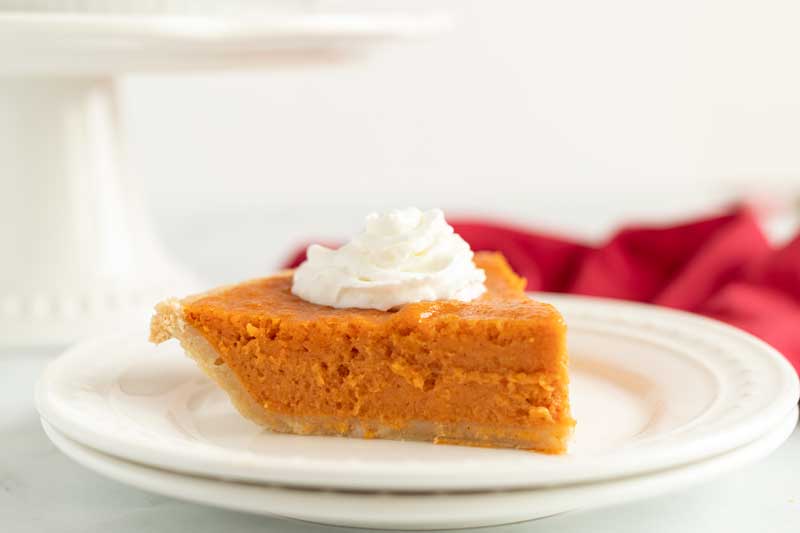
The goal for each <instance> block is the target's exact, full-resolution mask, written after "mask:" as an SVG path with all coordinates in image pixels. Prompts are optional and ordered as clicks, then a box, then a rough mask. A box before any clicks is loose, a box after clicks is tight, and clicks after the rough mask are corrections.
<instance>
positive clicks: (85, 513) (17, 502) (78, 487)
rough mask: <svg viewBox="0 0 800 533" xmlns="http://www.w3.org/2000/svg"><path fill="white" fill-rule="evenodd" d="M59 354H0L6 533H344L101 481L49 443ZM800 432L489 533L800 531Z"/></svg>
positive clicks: (1, 516)
mask: <svg viewBox="0 0 800 533" xmlns="http://www.w3.org/2000/svg"><path fill="white" fill-rule="evenodd" d="M56 353H57V352H56V351H54V350H38V351H21V350H17V351H5V352H0V530H1V531H3V532H8V533H28V532H31V533H34V532H35V533H51V532H52V533H55V532H58V533H64V532H73V531H74V532H86V533H89V532H98V533H106V532H108V531H114V532H116V533H126V532H137V533H139V532H142V531H148V532H152V533H166V532H173V531H192V532H193V533H204V532H209V533H212V532H213V533H217V532H219V531H227V532H259V533H264V532H271V531H275V532H278V531H280V532H283V533H301V532H304V533H322V532H331V533H337V532H345V531H348V530H347V529H343V528H331V527H325V526H318V525H314V524H307V523H303V522H297V521H290V520H283V519H280V518H268V517H262V516H253V515H248V514H242V513H236V512H231V511H224V510H220V509H214V508H211V507H206V506H203V505H196V504H192V503H185V502H181V501H178V500H173V499H170V498H165V497H162V496H156V495H153V494H148V493H146V492H143V491H141V490H138V489H134V488H130V487H127V486H124V485H121V484H119V483H117V482H114V481H111V480H108V479H105V478H103V477H101V476H100V475H98V474H95V473H93V472H91V471H89V470H87V469H85V468H83V467H81V466H79V465H78V464H76V463H73V462H72V461H71V460H70V459H68V458H66V457H65V456H64V455H62V454H61V453H60V452H59V451H58V450H56V449H55V448H54V447H53V445H51V444H50V442H49V441H48V440H47V437H45V435H44V432H43V431H42V428H41V426H40V425H39V417H38V415H37V414H36V411H35V409H34V405H33V386H34V383H35V381H36V378H37V376H38V375H39V373H40V372H41V370H42V368H43V367H44V366H45V365H46V364H47V362H48V361H49V360H51V359H52V358H53V357H54V356H55V354H56ZM797 472H800V429H797V430H795V432H794V434H793V435H792V436H791V437H790V439H789V441H788V442H786V443H785V444H784V445H783V446H782V447H781V448H780V449H779V450H777V451H776V452H775V453H774V454H773V455H771V456H770V457H768V458H767V459H765V460H763V461H761V462H759V463H757V464H754V465H751V466H749V467H746V468H744V469H741V470H738V471H735V472H732V473H729V474H726V475H724V476H722V477H719V478H717V479H715V480H712V481H709V482H705V483H703V484H700V485H697V486H695V487H692V488H690V489H688V490H683V491H679V492H674V493H669V494H666V495H663V496H660V497H656V498H651V499H647V500H643V501H639V502H635V503H630V504H624V505H619V506H615V507H610V508H605V509H599V510H591V511H583V512H573V513H567V514H564V515H560V516H555V517H551V518H546V519H542V520H537V521H533V522H525V523H520V524H513V525H508V526H501V527H497V528H485V529H481V530H480V531H485V532H487V533H490V532H491V533H501V532H502V533H521V532H531V533H535V532H540V531H541V532H544V531H556V530H557V531H559V532H561V533H571V532H578V531H614V532H615V533H626V532H639V531H648V532H651V533H658V532H667V531H681V532H692V531H704V532H715V531H720V532H726V533H728V532H739V531H741V532H747V533H750V532H752V531H770V532H772V533H783V532H785V533H789V532H792V533H794V532H796V531H799V530H800V476H798V475H797ZM352 531H353V532H356V531H363V530H352Z"/></svg>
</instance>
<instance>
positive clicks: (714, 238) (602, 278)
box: [286, 208, 800, 372]
mask: <svg viewBox="0 0 800 533" xmlns="http://www.w3.org/2000/svg"><path fill="white" fill-rule="evenodd" d="M451 224H452V226H453V227H454V228H455V230H456V232H457V233H459V234H460V235H461V236H462V237H463V238H464V239H465V240H466V241H467V242H468V243H469V244H470V246H472V248H473V250H498V251H500V252H502V253H503V254H504V255H505V256H506V258H508V261H509V262H510V263H511V266H512V267H513V268H514V270H515V271H516V272H517V273H518V274H520V275H521V276H524V277H525V278H527V280H528V289H529V290H536V291H551V292H565V293H574V294H587V295H592V296H604V297H609V298H621V299H625V300H635V301H639V302H649V303H653V304H657V305H664V306H667V307H674V308H676V309H683V310H686V311H691V312H694V313H699V314H701V315H705V316H709V317H712V318H716V319H718V320H722V321H724V322H727V323H729V324H732V325H734V326H737V327H739V328H742V329H744V330H746V331H749V332H750V333H752V334H754V335H756V336H757V337H760V338H761V339H763V340H765V341H766V342H768V343H769V344H771V345H772V346H774V347H775V348H776V349H777V350H779V351H780V352H782V353H783V354H784V355H785V356H786V357H787V358H788V359H789V361H790V362H791V363H792V364H793V365H794V367H795V369H797V370H798V371H799V372H800V234H798V235H797V236H796V237H795V238H794V239H793V240H792V241H791V242H789V243H788V244H787V245H785V246H783V247H781V248H777V249H776V248H774V247H772V246H771V245H770V244H769V242H768V241H767V239H766V237H765V236H764V233H763V232H762V230H761V228H760V225H759V223H758V220H757V218H756V217H755V215H754V213H753V212H752V211H751V210H749V209H747V208H741V209H737V210H735V211H733V212H732V213H729V214H726V215H723V216H718V217H714V218H708V219H704V220H699V221H696V222H690V223H687V224H679V225H674V226H666V227H648V226H637V227H629V228H624V229H622V230H621V231H619V232H618V233H616V234H615V235H614V236H612V237H611V239H610V240H608V241H607V242H606V243H605V244H602V245H600V246H590V245H588V244H585V243H580V242H576V241H573V240H570V239H564V238H559V237H553V236H550V235H545V234H542V233H537V232H532V231H528V230H525V229H521V228H516V227H511V226H508V225H503V224H497V223H492V222H484V221H479V220H455V221H451ZM304 259H305V250H304V249H303V250H300V251H298V252H297V253H296V254H295V255H294V256H293V257H292V258H291V259H290V260H289V261H287V263H286V266H287V267H294V266H297V265H298V264H300V263H301V262H302V261H303V260H304Z"/></svg>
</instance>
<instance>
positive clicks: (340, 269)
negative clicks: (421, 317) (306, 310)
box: [292, 207, 486, 311]
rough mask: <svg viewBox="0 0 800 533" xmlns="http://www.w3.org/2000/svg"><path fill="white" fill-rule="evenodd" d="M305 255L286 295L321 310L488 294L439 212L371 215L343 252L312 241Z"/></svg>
mask: <svg viewBox="0 0 800 533" xmlns="http://www.w3.org/2000/svg"><path fill="white" fill-rule="evenodd" d="M306 256H307V259H306V261H305V262H303V264H301V265H300V266H299V267H298V268H297V270H296V271H295V273H294V280H293V283H292V293H293V294H295V295H296V296H299V297H300V298H302V299H303V300H306V301H308V302H312V303H315V304H319V305H329V306H331V307H339V308H343V307H357V308H362V309H380V310H381V311H386V310H388V309H392V308H395V307H398V306H401V305H403V304H408V303H412V302H420V301H425V300H461V301H465V302H466V301H469V300H472V299H474V298H477V297H478V296H480V295H481V294H483V292H484V291H485V290H486V287H485V285H484V281H485V280H486V274H485V273H484V271H483V270H482V269H480V268H478V267H476V266H475V263H473V262H472V256H473V253H472V250H471V249H470V247H469V245H468V244H467V243H466V242H465V241H464V239H462V238H461V237H460V236H459V235H457V234H456V233H455V231H454V230H453V227H452V226H450V225H449V224H448V223H447V222H446V221H445V219H444V213H442V211H441V210H440V209H431V210H429V211H424V212H423V211H420V210H419V209H417V208H414V207H410V208H408V209H394V210H391V211H389V212H387V213H382V214H378V213H373V214H371V215H369V216H367V220H366V226H365V228H364V230H363V231H362V232H361V233H359V234H358V235H356V236H355V237H353V238H352V240H351V241H350V242H348V243H347V244H345V245H344V246H342V247H341V248H339V249H337V250H332V249H330V248H326V247H324V246H320V245H317V244H312V245H311V246H309V247H308V250H307V252H306Z"/></svg>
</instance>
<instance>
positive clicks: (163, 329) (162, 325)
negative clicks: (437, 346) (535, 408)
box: [150, 299, 572, 453]
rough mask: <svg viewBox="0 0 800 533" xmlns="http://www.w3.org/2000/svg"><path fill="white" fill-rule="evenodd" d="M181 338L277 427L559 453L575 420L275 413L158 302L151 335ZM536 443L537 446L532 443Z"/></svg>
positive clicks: (240, 405)
mask: <svg viewBox="0 0 800 533" xmlns="http://www.w3.org/2000/svg"><path fill="white" fill-rule="evenodd" d="M170 338H175V339H177V340H178V341H179V342H180V344H181V347H183V349H184V351H185V352H186V354H187V355H188V356H189V357H191V358H192V359H194V361H195V362H196V363H197V364H198V366H199V367H200V368H201V369H202V370H203V372H205V373H206V374H207V375H208V376H209V377H210V378H211V379H213V380H214V381H215V382H216V383H217V385H219V387H221V388H222V389H223V390H224V391H225V392H227V394H228V396H229V397H230V399H231V403H233V405H234V407H235V408H236V409H237V410H238V411H239V413H241V414H242V416H244V417H245V418H247V419H248V420H251V421H252V422H255V423H256V424H258V425H260V426H263V427H265V428H267V429H269V430H271V431H275V432H279V433H292V434H299V435H325V436H344V437H357V438H380V439H392V440H413V441H427V442H434V443H436V444H458V445H467V446H481V447H492V448H517V449H534V448H535V449H536V451H540V452H545V453H561V452H562V451H563V449H564V442H565V440H566V439H567V438H568V437H569V436H570V434H571V433H572V425H571V424H569V425H567V424H565V425H564V426H563V427H556V428H554V427H553V425H552V424H548V425H547V426H543V427H540V428H530V427H525V428H520V427H508V428H498V427H497V426H482V425H476V424H472V423H468V422H462V423H436V422H431V421H427V420H412V421H410V422H408V423H407V424H406V425H404V426H403V427H399V428H398V427H394V426H390V425H386V424H382V423H380V422H378V421H372V420H362V419H359V418H355V417H351V418H340V417H334V416H300V415H288V414H284V413H276V412H273V411H270V410H268V409H266V408H265V407H264V406H263V405H260V404H259V403H257V402H256V401H255V400H254V399H253V398H252V396H251V395H250V394H249V393H248V392H247V390H246V389H245V387H244V386H243V385H242V384H241V382H240V381H239V378H238V377H237V376H236V374H234V372H233V371H232V370H231V369H230V368H229V367H228V366H227V365H226V364H224V363H222V361H221V360H220V359H219V355H218V354H217V351H216V349H215V348H214V347H213V346H212V345H211V344H210V343H209V342H208V341H207V340H206V339H205V337H203V335H202V334H201V333H200V332H199V331H198V330H197V329H195V328H194V327H192V326H190V325H189V324H187V323H186V322H185V321H184V319H183V309H182V306H181V303H180V301H178V300H176V299H170V300H166V301H164V302H162V303H160V304H158V305H157V306H156V314H155V315H154V316H153V320H152V323H151V330H150V340H151V341H152V342H154V343H156V344H160V343H161V342H164V341H166V340H168V339H170ZM533 443H535V446H534V445H533Z"/></svg>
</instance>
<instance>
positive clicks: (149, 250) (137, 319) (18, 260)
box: [0, 12, 447, 346]
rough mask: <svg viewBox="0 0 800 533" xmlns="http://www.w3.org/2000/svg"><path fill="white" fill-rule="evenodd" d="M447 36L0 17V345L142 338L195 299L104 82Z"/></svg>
mask: <svg viewBox="0 0 800 533" xmlns="http://www.w3.org/2000/svg"><path fill="white" fill-rule="evenodd" d="M446 25H447V19H446V18H444V17H442V16H439V15H429V14H411V15H409V14H406V15H402V14H389V13H380V14H377V15H375V14H343V13H338V14H321V13H302V12H298V13H280V14H267V13H264V14H261V15H259V14H253V13H248V15H247V16H246V17H244V16H242V17H239V18H237V17H235V16H232V15H230V14H226V15H225V16H215V17H212V16H207V17H203V16H200V15H196V14H193V15H158V16H155V15H153V16H141V15H137V16H129V15H113V14H91V13H80V14H69V13H36V14H10V13H2V12H0V213H2V214H1V215H0V222H1V223H0V250H1V251H0V259H1V260H2V262H1V263H0V345H5V346H15V345H16V346H20V345H48V344H49V345H54V344H64V343H67V342H71V341H73V340H75V339H77V338H80V337H83V336H85V335H87V334H90V333H91V334H97V333H98V332H101V333H102V332H105V333H113V332H114V330H115V329H119V328H121V327H124V325H125V324H129V323H131V322H134V323H138V324H142V326H143V327H144V325H145V324H146V320H147V316H148V314H149V310H150V308H151V307H152V305H153V304H154V303H155V302H156V301H157V300H159V299H161V298H163V297H165V296H167V295H170V294H177V295H179V294H182V293H185V292H186V291H189V290H194V289H195V288H197V284H196V282H195V281H194V278H193V277H192V276H191V275H190V274H188V273H187V272H186V271H185V270H184V269H183V268H181V267H180V266H179V265H178V264H176V263H175V262H174V261H172V260H171V259H170V257H169V255H168V254H166V253H165V252H164V250H163V249H162V247H161V246H160V244H159V243H158V241H157V239H156V238H155V237H154V234H153V231H152V229H151V225H150V223H149V221H148V218H147V216H146V215H145V211H144V210H143V208H142V205H141V202H140V200H139V196H138V194H137V191H136V190H134V189H135V183H136V180H135V179H132V178H133V177H132V176H129V175H128V171H127V166H126V164H125V156H124V142H123V139H122V130H121V128H120V123H119V114H118V103H117V98H116V94H115V87H114V76H115V75H118V74H122V73H127V72H139V71H153V70H165V69H168V70H170V71H174V70H175V69H181V68H183V69H192V70H197V69H209V68H231V67H233V68H236V67H249V66H264V65H266V66H269V65H270V64H275V63H276V62H281V63H285V62H287V61H292V62H296V61H303V62H316V61H320V60H324V59H330V58H331V57H336V58H346V57H348V56H349V55H350V54H352V53H353V52H360V51H362V50H364V48H365V45H369V44H375V43H378V42H381V41H383V40H385V39H388V38H392V37H409V36H417V35H424V34H429V33H432V32H436V31H439V30H441V29H443V28H445V27H446Z"/></svg>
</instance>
